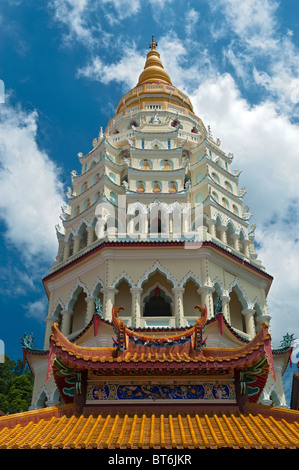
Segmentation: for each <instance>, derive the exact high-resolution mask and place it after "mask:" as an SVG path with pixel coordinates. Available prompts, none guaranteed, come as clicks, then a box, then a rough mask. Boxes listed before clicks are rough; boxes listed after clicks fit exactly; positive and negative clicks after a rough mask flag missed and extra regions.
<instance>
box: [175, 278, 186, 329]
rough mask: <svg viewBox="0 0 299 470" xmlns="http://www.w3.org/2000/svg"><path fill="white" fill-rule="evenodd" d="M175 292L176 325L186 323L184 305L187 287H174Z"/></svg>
mask: <svg viewBox="0 0 299 470" xmlns="http://www.w3.org/2000/svg"><path fill="white" fill-rule="evenodd" d="M172 292H173V294H174V306H173V307H174V316H175V324H176V327H180V326H183V325H184V306H183V294H184V292H185V289H184V288H183V287H174V288H173V289H172Z"/></svg>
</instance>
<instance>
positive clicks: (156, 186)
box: [152, 181, 162, 193]
mask: <svg viewBox="0 0 299 470" xmlns="http://www.w3.org/2000/svg"><path fill="white" fill-rule="evenodd" d="M161 190H162V186H161V183H160V181H153V183H152V192H153V193H160V192H161Z"/></svg>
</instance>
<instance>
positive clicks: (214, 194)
mask: <svg viewBox="0 0 299 470" xmlns="http://www.w3.org/2000/svg"><path fill="white" fill-rule="evenodd" d="M212 198H213V199H214V200H215V201H216V202H219V197H218V194H217V193H215V191H213V192H212Z"/></svg>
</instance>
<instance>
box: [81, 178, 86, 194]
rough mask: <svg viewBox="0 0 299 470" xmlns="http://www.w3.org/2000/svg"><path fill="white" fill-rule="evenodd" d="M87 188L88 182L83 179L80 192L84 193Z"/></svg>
mask: <svg viewBox="0 0 299 470" xmlns="http://www.w3.org/2000/svg"><path fill="white" fill-rule="evenodd" d="M87 188H88V184H87V181H85V182H84V183H83V184H82V186H81V193H84V191H86V190H87Z"/></svg>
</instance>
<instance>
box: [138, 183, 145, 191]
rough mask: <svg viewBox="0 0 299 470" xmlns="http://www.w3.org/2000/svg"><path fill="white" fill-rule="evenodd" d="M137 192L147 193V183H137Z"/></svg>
mask: <svg viewBox="0 0 299 470" xmlns="http://www.w3.org/2000/svg"><path fill="white" fill-rule="evenodd" d="M136 191H137V193H144V192H145V183H144V181H136Z"/></svg>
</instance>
